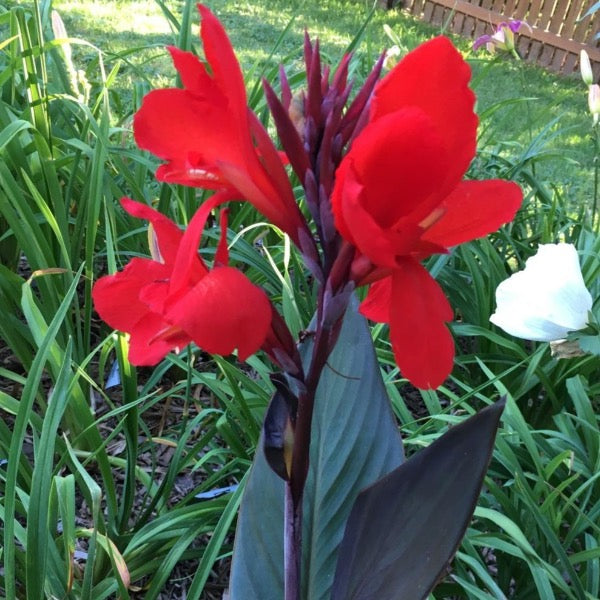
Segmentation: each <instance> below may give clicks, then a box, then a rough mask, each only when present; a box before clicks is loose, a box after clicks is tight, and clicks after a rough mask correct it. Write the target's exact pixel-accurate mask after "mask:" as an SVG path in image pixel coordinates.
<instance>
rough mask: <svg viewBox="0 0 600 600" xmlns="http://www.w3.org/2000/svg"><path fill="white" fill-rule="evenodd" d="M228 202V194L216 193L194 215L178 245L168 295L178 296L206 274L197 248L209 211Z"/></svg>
mask: <svg viewBox="0 0 600 600" xmlns="http://www.w3.org/2000/svg"><path fill="white" fill-rule="evenodd" d="M228 200H231V196H230V194H229V193H228V192H220V193H219V192H217V193H216V194H214V195H213V196H211V197H210V198H209V199H208V200H206V201H205V202H204V204H202V206H200V208H199V209H198V210H197V211H196V212H195V213H194V216H193V217H192V220H191V221H190V222H189V223H188V226H187V229H186V230H185V233H184V234H183V238H182V240H181V244H180V245H179V250H178V252H177V257H176V259H175V265H174V267H173V273H172V274H171V281H170V285H169V293H170V294H178V293H179V292H180V290H182V289H183V288H185V287H186V286H192V285H195V284H196V282H197V281H198V280H200V279H201V278H202V277H204V276H206V275H207V274H208V269H207V268H206V265H205V264H204V262H203V261H202V259H201V258H200V256H199V255H198V246H199V245H200V239H201V238H202V233H203V231H204V226H205V225H206V221H207V219H208V215H209V214H210V211H211V210H213V209H214V208H216V207H217V206H219V205H220V204H222V203H223V202H227V201H228Z"/></svg>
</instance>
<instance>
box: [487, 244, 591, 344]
mask: <svg viewBox="0 0 600 600" xmlns="http://www.w3.org/2000/svg"><path fill="white" fill-rule="evenodd" d="M496 305H497V308H496V312H495V313H494V314H493V315H492V316H491V317H490V321H491V322H492V323H494V324H495V325H497V326H498V327H500V328H501V329H503V330H504V331H506V332H507V333H510V334H511V335H514V336H516V337H520V338H524V339H528V340H534V341H545V342H549V341H554V340H558V339H562V338H564V337H565V336H566V335H567V333H568V332H569V331H576V330H578V329H582V328H583V327H585V326H586V324H587V318H588V312H589V310H590V309H591V308H592V297H591V295H590V293H589V291H588V290H587V289H586V287H585V283H584V281H583V276H582V275H581V268H580V266H579V257H578V255H577V250H576V248H575V246H573V245H572V244H545V245H541V246H540V247H539V249H538V252H537V254H536V255H535V256H532V257H531V258H530V259H528V260H527V262H526V263H525V269H524V270H523V271H520V272H518V273H515V274H514V275H512V276H511V277H509V278H508V279H507V280H506V281H503V282H502V283H501V284H500V285H499V286H498V289H497V290H496Z"/></svg>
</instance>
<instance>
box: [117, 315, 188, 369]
mask: <svg viewBox="0 0 600 600" xmlns="http://www.w3.org/2000/svg"><path fill="white" fill-rule="evenodd" d="M171 329H172V326H171V325H169V324H168V323H166V322H165V321H164V320H163V319H162V317H161V316H160V315H158V314H156V313H146V314H145V315H144V316H143V317H142V318H141V319H140V320H139V321H138V322H137V323H136V324H135V327H134V328H133V330H132V331H131V336H130V338H129V354H128V358H129V362H130V363H131V364H132V365H136V366H138V367H142V366H152V365H155V364H157V363H158V362H159V361H161V360H162V359H163V358H164V357H165V356H166V355H167V354H168V353H169V352H171V350H176V351H179V350H181V349H182V348H185V346H187V345H188V344H189V343H190V342H191V341H192V340H191V339H190V338H189V337H188V336H187V335H186V334H185V333H184V332H183V331H177V332H174V333H171V335H168V336H167V335H165V334H164V332H168V331H170V330H171ZM161 334H163V335H161Z"/></svg>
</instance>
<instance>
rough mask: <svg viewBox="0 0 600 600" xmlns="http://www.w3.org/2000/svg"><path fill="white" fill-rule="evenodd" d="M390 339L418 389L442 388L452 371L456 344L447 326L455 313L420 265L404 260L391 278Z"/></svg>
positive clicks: (399, 363)
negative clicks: (447, 322)
mask: <svg viewBox="0 0 600 600" xmlns="http://www.w3.org/2000/svg"><path fill="white" fill-rule="evenodd" d="M390 317H391V318H390V339H391V342H392V349H393V350H394V355H395V357H396V362H397V364H398V367H399V368H400V371H401V373H402V375H403V376H404V377H406V378H407V379H408V380H409V381H410V382H411V383H412V384H414V385H415V386H417V387H419V388H423V389H430V388H436V387H438V386H440V385H441V384H442V383H443V382H444V380H445V379H446V378H447V377H448V375H449V374H450V372H451V371H452V366H453V361H454V342H453V340H452V335H451V334H450V331H449V330H448V328H447V327H446V324H445V322H446V321H450V320H451V319H452V317H453V314H452V309H451V308H450V305H449V304H448V300H447V299H446V296H445V295H444V293H443V292H442V290H441V288H440V287H439V285H438V284H437V283H436V281H435V280H434V279H433V277H431V275H430V274H429V273H428V272H427V270H426V269H425V268H424V267H423V266H421V265H420V264H419V263H418V262H416V261H414V260H412V259H409V258H407V259H404V260H402V261H401V263H400V268H399V269H398V270H397V271H395V272H394V273H393V275H392V293H391V304H390Z"/></svg>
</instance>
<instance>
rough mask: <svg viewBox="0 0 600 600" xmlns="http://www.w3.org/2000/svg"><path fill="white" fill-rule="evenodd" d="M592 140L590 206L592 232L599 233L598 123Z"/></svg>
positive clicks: (594, 127)
mask: <svg viewBox="0 0 600 600" xmlns="http://www.w3.org/2000/svg"><path fill="white" fill-rule="evenodd" d="M592 140H593V142H594V204H593V205H592V224H591V225H592V231H594V232H596V233H598V232H599V231H600V222H598V221H597V213H598V184H599V182H600V131H599V129H598V123H594V125H593V128H592Z"/></svg>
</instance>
